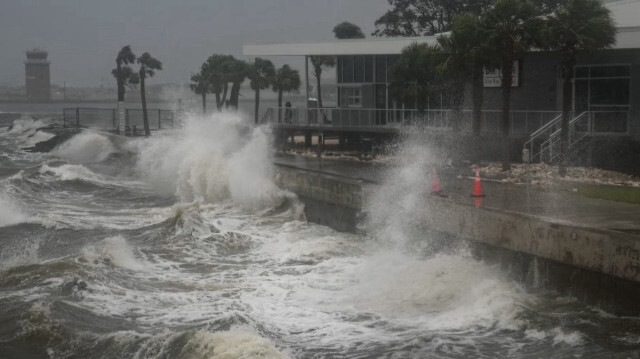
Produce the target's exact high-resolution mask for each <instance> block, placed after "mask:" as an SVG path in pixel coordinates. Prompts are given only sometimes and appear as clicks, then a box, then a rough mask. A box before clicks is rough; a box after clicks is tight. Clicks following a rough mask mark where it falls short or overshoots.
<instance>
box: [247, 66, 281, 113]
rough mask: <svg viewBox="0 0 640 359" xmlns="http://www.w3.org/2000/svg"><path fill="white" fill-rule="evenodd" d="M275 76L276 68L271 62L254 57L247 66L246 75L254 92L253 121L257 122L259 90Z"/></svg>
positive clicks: (271, 81)
mask: <svg viewBox="0 0 640 359" xmlns="http://www.w3.org/2000/svg"><path fill="white" fill-rule="evenodd" d="M275 76H276V68H275V66H273V62H271V61H269V60H264V59H261V58H259V57H256V59H255V61H254V62H253V64H251V66H250V68H249V73H248V77H249V80H250V81H251V83H250V86H251V89H252V90H254V91H255V92H256V96H255V101H256V109H255V122H256V125H257V124H258V115H259V112H260V90H264V89H266V88H269V86H270V85H271V84H272V83H273V79H274V77H275Z"/></svg>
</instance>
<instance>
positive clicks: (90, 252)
mask: <svg viewBox="0 0 640 359" xmlns="http://www.w3.org/2000/svg"><path fill="white" fill-rule="evenodd" d="M81 258H82V260H81V261H82V262H87V263H90V264H113V265H116V266H118V267H121V268H125V269H129V270H132V271H146V270H147V267H146V266H145V265H144V264H143V263H142V262H141V261H140V260H139V259H138V258H137V257H136V255H135V252H134V249H133V248H132V247H131V246H130V245H129V244H128V243H127V240H126V239H124V238H123V237H122V236H116V237H109V238H106V239H104V240H102V241H101V242H99V243H97V244H95V245H91V246H88V247H85V248H83V249H82V257H81Z"/></svg>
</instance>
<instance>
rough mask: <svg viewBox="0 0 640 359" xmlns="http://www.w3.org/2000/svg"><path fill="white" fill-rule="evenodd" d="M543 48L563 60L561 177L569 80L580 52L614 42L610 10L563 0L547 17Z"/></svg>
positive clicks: (591, 1) (594, 1) (588, 0)
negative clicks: (551, 51)
mask: <svg viewBox="0 0 640 359" xmlns="http://www.w3.org/2000/svg"><path fill="white" fill-rule="evenodd" d="M545 35H546V38H545V40H546V45H547V46H546V47H547V48H548V49H549V50H554V51H558V52H559V53H560V56H561V59H562V72H563V75H564V78H563V81H562V121H561V127H560V138H561V142H560V153H561V157H560V166H559V171H560V175H561V176H564V175H566V173H567V167H566V166H567V161H566V152H567V149H568V140H569V139H568V136H569V122H570V120H571V111H572V105H573V104H572V91H573V90H572V82H571V81H572V79H573V76H574V66H575V65H576V61H577V57H578V54H579V53H580V52H586V53H590V52H594V51H596V50H600V49H604V48H607V47H609V46H611V45H613V44H615V41H616V28H615V24H614V22H613V20H612V18H611V14H610V12H609V9H607V8H606V7H605V6H603V5H602V3H601V1H600V0H564V1H562V2H561V4H560V6H558V7H557V8H556V9H555V10H554V11H553V12H552V13H551V15H550V16H548V17H547V21H546V27H545Z"/></svg>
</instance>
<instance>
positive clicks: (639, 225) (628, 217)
mask: <svg viewBox="0 0 640 359" xmlns="http://www.w3.org/2000/svg"><path fill="white" fill-rule="evenodd" d="M274 162H275V163H276V164H277V165H281V166H288V167H295V168H299V169H304V170H308V171H313V172H319V173H324V174H329V175H333V176H338V177H344V178H350V179H355V180H360V181H363V182H365V183H381V182H382V181H383V180H384V178H385V173H387V171H389V170H393V167H392V166H391V165H384V164H379V163H369V162H362V161H355V160H353V161H350V160H334V159H317V158H309V157H303V156H295V155H278V156H277V157H276V158H275V160H274ZM428 172H429V169H425V186H428V187H431V185H432V178H431V177H432V175H431V174H429V173H428ZM438 172H439V173H438V174H439V183H440V189H441V190H440V192H439V195H440V196H443V197H446V198H448V199H450V200H452V201H454V202H456V203H459V204H464V205H469V206H474V205H480V206H482V207H484V208H489V209H493V210H500V211H507V212H512V213H519V214H522V215H527V216H535V217H538V218H540V219H543V220H546V221H549V222H552V223H559V224H568V225H573V226H578V227H585V228H597V229H609V230H616V231H621V232H625V233H629V234H636V235H638V237H639V238H640V205H637V204H630V203H623V202H615V201H609V200H602V199H594V198H587V197H581V196H579V195H576V194H572V193H571V192H570V191H569V190H567V188H566V186H563V187H562V188H560V187H558V188H551V189H549V188H545V189H541V188H539V187H535V186H527V185H525V184H518V185H514V184H504V183H499V182H497V181H495V180H487V179H483V180H482V189H483V194H484V195H485V197H482V198H481V199H480V200H478V199H476V198H473V197H471V194H472V193H473V188H474V178H473V176H474V172H473V170H472V169H471V168H468V170H467V169H459V168H457V169H456V168H443V169H440V170H439V171H438ZM480 202H481V203H480Z"/></svg>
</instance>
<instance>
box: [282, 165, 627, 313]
mask: <svg viewBox="0 0 640 359" xmlns="http://www.w3.org/2000/svg"><path fill="white" fill-rule="evenodd" d="M276 180H277V183H278V184H279V185H280V186H281V187H283V188H287V189H289V190H291V191H293V192H295V193H296V194H298V196H299V197H300V198H301V199H302V201H303V202H304V203H305V206H306V208H305V214H306V216H307V219H308V220H309V221H312V222H316V223H320V224H324V225H328V226H330V227H333V228H335V229H337V230H341V231H355V230H356V228H357V224H358V221H359V218H360V216H361V212H362V211H363V203H366V201H367V198H368V196H369V195H370V194H371V193H372V192H373V191H376V190H377V189H378V188H379V187H378V186H377V185H375V184H369V183H364V182H363V181H358V180H353V179H349V178H341V177H339V176H333V175H328V174H322V173H314V172H308V171H305V170H302V169H295V168H288V167H283V166H278V167H277V175H276ZM428 207H429V208H430V209H431V210H427V211H425V212H424V214H423V215H422V218H421V222H422V223H420V225H421V226H424V227H427V228H429V229H431V230H433V231H436V232H440V233H443V234H446V235H447V236H450V237H452V238H456V239H458V240H464V241H468V242H469V243H471V244H472V248H473V250H474V253H475V254H476V255H477V256H478V257H479V258H482V259H483V260H487V261H491V262H493V263H499V264H500V265H501V266H502V267H503V268H504V269H506V270H508V271H509V272H510V273H511V274H512V276H513V277H514V278H516V279H518V280H521V281H524V282H529V284H532V285H536V286H539V285H540V286H545V287H549V288H553V289H556V290H558V291H560V292H561V293H565V294H569V295H572V296H575V297H577V298H578V299H580V300H582V301H585V302H588V303H592V304H595V305H598V306H600V307H602V308H603V309H606V310H609V311H613V312H616V313H618V314H627V315H638V314H640V237H639V236H637V235H633V234H628V233H623V232H618V231H612V230H603V229H596V228H588V227H577V226H573V225H569V224H564V223H557V222H554V221H553V219H549V218H543V217H537V216H531V215H525V214H521V213H516V212H509V211H504V210H500V209H494V208H475V207H474V206H472V205H464V204H460V203H456V202H454V201H452V200H449V199H446V198H439V197H430V198H429V200H428ZM532 271H537V272H536V273H532ZM534 279H535V280H534Z"/></svg>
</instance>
